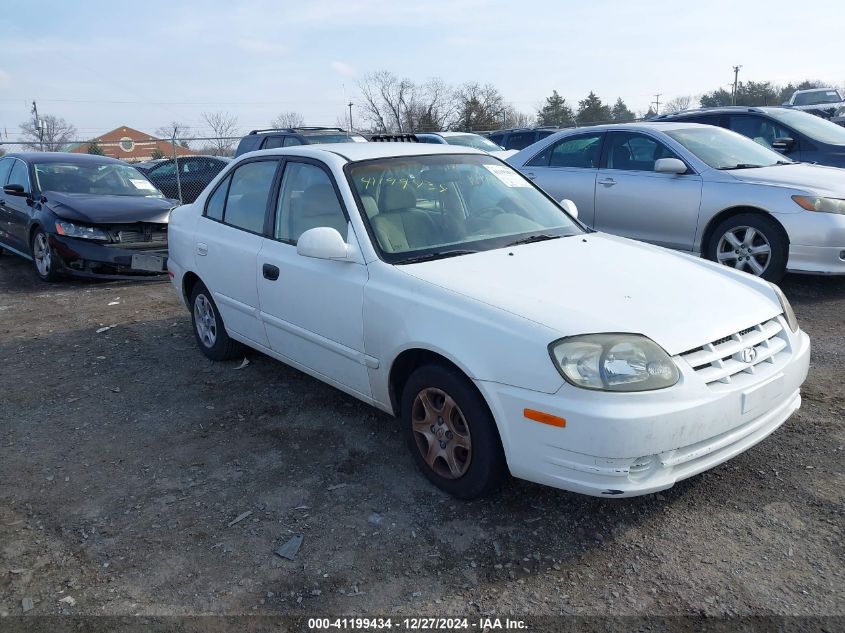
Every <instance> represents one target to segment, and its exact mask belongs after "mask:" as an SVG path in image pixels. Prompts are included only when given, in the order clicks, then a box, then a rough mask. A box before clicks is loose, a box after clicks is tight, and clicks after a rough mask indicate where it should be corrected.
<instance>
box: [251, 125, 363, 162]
mask: <svg viewBox="0 0 845 633" xmlns="http://www.w3.org/2000/svg"><path fill="white" fill-rule="evenodd" d="M366 140H367V139H365V138H364V137H363V136H359V135H358V134H349V133H348V132H347V131H346V130H344V129H342V128H339V127H288V128H276V129H268V130H253V131H252V132H250V133H249V134H247V135H246V136H244V137H243V138H242V139H241V142H240V143H239V144H238V150H237V151H236V152H235V156H240V155H241V154H246V153H247V152H252V151H255V150H257V149H273V148H275V147H290V146H291V145H310V144H312V143H354V142H366Z"/></svg>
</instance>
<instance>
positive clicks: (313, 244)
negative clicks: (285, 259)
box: [296, 226, 349, 260]
mask: <svg viewBox="0 0 845 633" xmlns="http://www.w3.org/2000/svg"><path fill="white" fill-rule="evenodd" d="M296 252H297V253H298V254H299V255H302V256H303V257H314V258H315V259H334V260H346V258H347V257H348V254H349V247H348V246H347V245H346V242H345V241H344V240H343V238H342V237H341V236H340V233H338V232H337V230H336V229H333V228H331V227H328V226H318V227H316V228H313V229H308V230H307V231H305V233H303V234H302V235H300V236H299V240H297V242H296Z"/></svg>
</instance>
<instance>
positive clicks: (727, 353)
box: [680, 318, 789, 385]
mask: <svg viewBox="0 0 845 633" xmlns="http://www.w3.org/2000/svg"><path fill="white" fill-rule="evenodd" d="M788 347H789V343H788V339H787V338H786V332H784V331H783V326H782V325H781V323H780V320H779V319H777V318H774V319H770V320H768V321H765V322H763V323H759V324H758V325H755V326H754V327H751V328H747V329H745V330H741V331H739V332H737V333H735V334H732V335H730V336H726V337H724V338H720V339H718V340H716V341H713V342H712V343H707V345H702V346H701V347H697V348H695V349H692V350H690V351H688V352H684V353H683V354H681V355H680V356H681V358H682V359H684V360H685V361H686V362H687V363H688V364H689V365H690V367H692V368H693V369H694V370H695V373H696V374H698V375H699V376H700V377H701V378H702V380H704V382H705V383H707V384H708V385H712V384H713V383H717V382H720V383H728V384H729V383H731V382H732V381H733V380H735V379H736V378H737V377H738V375H743V374H754V373H755V372H756V371H757V369H758V368H759V366H760V364H761V363H770V364H774V363H775V362H777V360H778V359H779V355H781V354H783V353H788V349H787V348H788Z"/></svg>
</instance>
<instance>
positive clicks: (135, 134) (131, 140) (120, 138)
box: [70, 126, 196, 163]
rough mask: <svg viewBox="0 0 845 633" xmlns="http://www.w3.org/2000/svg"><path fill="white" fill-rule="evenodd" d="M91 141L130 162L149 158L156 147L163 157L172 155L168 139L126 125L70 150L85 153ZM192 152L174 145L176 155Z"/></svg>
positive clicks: (171, 145) (191, 154)
mask: <svg viewBox="0 0 845 633" xmlns="http://www.w3.org/2000/svg"><path fill="white" fill-rule="evenodd" d="M93 143H96V144H97V145H99V146H100V149H102V150H103V154H105V155H106V156H110V157H112V158H119V159H120V160H125V161H127V162H130V163H138V162H141V161H144V160H150V159H151V158H152V157H153V151H155V150H156V149H157V150H158V151H159V152H161V153H162V154H163V155H164V156H165V158H171V157H172V156H173V144H172V143H170V142H169V141H163V140H161V139H158V138H156V137H154V136H150V135H149V134H144V133H143V132H139V131H138V130H134V129H132V128H131V127H126V126H123V127H119V128H116V129H114V130H112V131H111V132H106V133H105V134H103V135H101V136H98V137H97V138H92V139H91V140H90V141H88V142H87V143H80V144H79V145H77V146H75V147H73V148H71V149H70V151H71V152H75V153H77V154H86V153H87V152H88V147H89V146H90V145H91V144H93ZM194 154H196V152H194V151H193V150H190V149H187V148H185V147H182V146H180V145H177V146H176V155H177V156H193V155H194Z"/></svg>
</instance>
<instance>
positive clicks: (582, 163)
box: [527, 133, 602, 169]
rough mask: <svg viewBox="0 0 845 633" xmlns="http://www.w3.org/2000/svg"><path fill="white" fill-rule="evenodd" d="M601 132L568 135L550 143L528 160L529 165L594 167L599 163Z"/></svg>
mask: <svg viewBox="0 0 845 633" xmlns="http://www.w3.org/2000/svg"><path fill="white" fill-rule="evenodd" d="M601 138H602V134H601V133H598V134H585V135H583V136H570V137H567V138H564V139H561V140H560V141H558V142H557V143H552V144H551V145H550V146H549V147H547V148H546V149H544V150H543V151H542V152H540V153H539V154H537V156H535V157H534V158H532V159H531V160H530V161H528V163H527V164H528V166H531V167H582V168H585V169H595V168H596V167H598V164H599V150H600V149H601Z"/></svg>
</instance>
